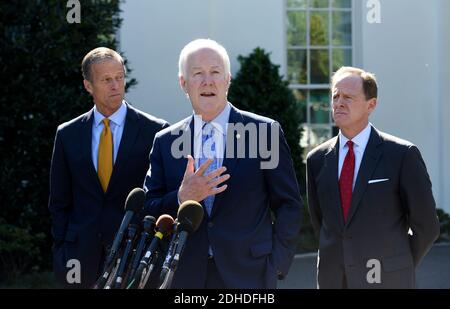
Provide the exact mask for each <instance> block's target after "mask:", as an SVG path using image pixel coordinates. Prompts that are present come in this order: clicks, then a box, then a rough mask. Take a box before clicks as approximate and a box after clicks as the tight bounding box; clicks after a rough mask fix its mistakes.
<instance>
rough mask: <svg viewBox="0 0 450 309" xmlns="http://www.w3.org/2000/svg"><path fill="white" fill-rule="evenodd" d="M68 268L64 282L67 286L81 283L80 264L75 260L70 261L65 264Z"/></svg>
mask: <svg viewBox="0 0 450 309" xmlns="http://www.w3.org/2000/svg"><path fill="white" fill-rule="evenodd" d="M66 267H67V268H69V270H68V271H67V274H66V281H67V283H69V284H75V283H81V263H80V261H79V260H77V259H70V260H68V261H67V263H66Z"/></svg>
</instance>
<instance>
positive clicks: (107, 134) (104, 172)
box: [97, 118, 113, 192]
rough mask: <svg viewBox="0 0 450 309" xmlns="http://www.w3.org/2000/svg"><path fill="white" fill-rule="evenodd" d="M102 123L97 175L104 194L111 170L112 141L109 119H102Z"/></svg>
mask: <svg viewBox="0 0 450 309" xmlns="http://www.w3.org/2000/svg"><path fill="white" fill-rule="evenodd" d="M102 121H103V124H104V125H105V126H104V128H103V131H102V133H101V135H100V144H99V147H98V165H97V167H98V169H97V173H98V178H99V179H100V183H101V185H102V188H103V191H104V192H106V189H107V188H108V184H109V179H110V178H111V174H112V169H113V139H112V133H111V128H110V127H109V119H108V118H104V119H103V120H102Z"/></svg>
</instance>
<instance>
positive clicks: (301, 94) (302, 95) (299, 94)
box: [292, 89, 307, 122]
mask: <svg viewBox="0 0 450 309" xmlns="http://www.w3.org/2000/svg"><path fill="white" fill-rule="evenodd" d="M292 93H293V94H294V97H295V98H296V100H297V105H298V107H299V108H300V109H301V113H302V119H299V122H306V121H307V119H306V105H307V103H306V90H299V89H294V90H292Z"/></svg>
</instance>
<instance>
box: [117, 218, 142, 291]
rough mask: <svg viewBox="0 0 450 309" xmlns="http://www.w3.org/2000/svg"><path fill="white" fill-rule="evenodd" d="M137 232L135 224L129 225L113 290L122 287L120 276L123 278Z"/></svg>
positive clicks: (137, 228) (137, 227)
mask: <svg viewBox="0 0 450 309" xmlns="http://www.w3.org/2000/svg"><path fill="white" fill-rule="evenodd" d="M138 230H139V226H138V225H136V224H130V226H129V227H128V237H127V240H126V242H125V249H124V251H123V254H122V257H121V258H120V264H119V268H118V270H117V274H116V277H115V282H114V285H113V287H114V288H115V289H119V288H120V287H121V286H122V280H123V277H122V276H123V273H124V271H125V267H126V265H127V262H128V256H129V255H130V252H131V251H132V248H133V242H134V238H135V236H136V234H137V232H138Z"/></svg>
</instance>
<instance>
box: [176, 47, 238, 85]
mask: <svg viewBox="0 0 450 309" xmlns="http://www.w3.org/2000/svg"><path fill="white" fill-rule="evenodd" d="M203 48H208V49H212V50H214V51H215V52H217V53H218V54H219V55H220V57H221V58H222V60H223V63H224V66H225V72H226V73H228V74H229V75H230V76H231V70H230V57H228V53H227V51H226V49H225V48H224V47H223V46H222V45H220V44H219V43H217V42H216V41H214V40H211V39H197V40H194V41H191V42H189V43H188V44H187V45H186V46H185V47H184V48H183V49H182V50H181V53H180V58H179V60H178V77H181V76H183V77H186V76H187V72H186V71H187V70H186V60H187V58H188V57H189V56H190V55H191V54H192V53H194V52H196V51H198V50H200V49H203Z"/></svg>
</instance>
